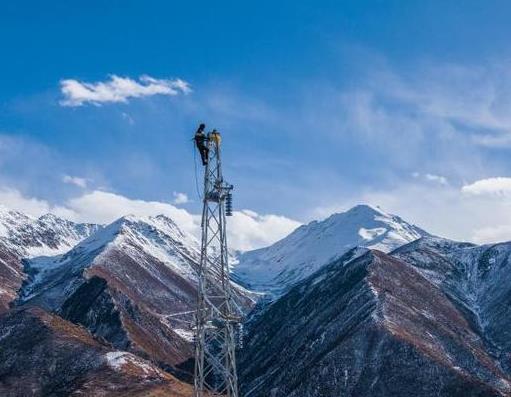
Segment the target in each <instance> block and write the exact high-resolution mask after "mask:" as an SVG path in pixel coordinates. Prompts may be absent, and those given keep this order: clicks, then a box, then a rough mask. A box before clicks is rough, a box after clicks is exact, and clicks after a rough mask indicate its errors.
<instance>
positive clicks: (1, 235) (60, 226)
mask: <svg viewBox="0 0 511 397" xmlns="http://www.w3.org/2000/svg"><path fill="white" fill-rule="evenodd" d="M100 228H101V226H100V225H95V224H88V223H75V222H71V221H69V220H65V219H62V218H59V217H57V216H55V215H53V214H46V215H43V216H41V217H39V218H33V217H31V216H28V215H26V214H23V213H21V212H18V211H13V210H9V209H7V208H5V207H0V239H1V240H2V241H3V242H4V243H5V244H6V245H7V246H8V247H9V248H10V249H12V250H13V251H15V252H17V253H18V254H19V256H21V257H28V258H31V257H36V256H50V255H57V254H63V253H64V252H66V251H69V250H70V249H71V248H73V247H74V246H75V245H76V244H77V243H79V242H80V241H82V240H83V239H85V238H87V237H89V236H90V235H91V234H93V233H95V232H96V231H97V230H98V229H100Z"/></svg>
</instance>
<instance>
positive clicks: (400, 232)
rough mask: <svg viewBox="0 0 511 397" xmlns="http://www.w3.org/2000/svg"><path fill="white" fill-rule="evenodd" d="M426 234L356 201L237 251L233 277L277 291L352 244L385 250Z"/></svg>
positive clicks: (266, 290) (255, 287)
mask: <svg viewBox="0 0 511 397" xmlns="http://www.w3.org/2000/svg"><path fill="white" fill-rule="evenodd" d="M427 235H428V233H427V232H425V231H424V230H422V229H420V228H418V227H417V226H414V225H411V224H409V223H407V222H405V221H404V220H403V219H401V218H400V217H398V216H396V215H392V214H388V213H386V212H384V211H382V210H380V209H379V208H376V207H371V206H368V205H358V206H356V207H353V208H352V209H350V210H349V211H347V212H343V213H339V214H334V215H332V216H330V217H329V218H327V219H326V220H324V221H321V222H318V221H313V222H311V223H309V224H308V225H303V226H301V227H299V228H298V229H296V230H295V231H294V232H293V233H291V234H290V235H289V236H287V237H285V238H284V239H282V240H280V241H278V242H277V243H275V244H273V245H271V246H270V247H267V248H262V249H259V250H255V251H249V252H245V253H242V254H240V255H239V258H238V261H239V264H238V265H237V266H236V267H235V269H234V277H235V279H236V280H238V281H240V282H241V283H242V284H244V285H245V286H247V287H248V288H249V289H252V290H256V291H259V292H264V293H269V294H272V295H276V296H278V295H280V294H282V293H283V292H285V291H286V290H287V289H289V287H290V286H292V285H294V284H295V283H297V282H298V281H300V280H302V279H304V278H305V277H307V276H310V275H311V274H312V273H314V272H315V271H317V270H318V269H319V268H320V267H321V266H323V265H325V264H327V263H329V262H331V261H332V260H334V259H336V258H339V257H340V256H342V255H343V254H344V253H345V252H347V251H348V250H350V249H351V248H353V247H357V246H358V247H367V248H374V249H378V250H380V251H383V252H389V251H391V250H393V249H395V248H397V247H399V246H401V245H403V244H406V243H409V242H411V241H414V240H416V239H418V238H420V237H422V236H427Z"/></svg>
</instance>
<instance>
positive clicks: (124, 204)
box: [0, 188, 300, 250]
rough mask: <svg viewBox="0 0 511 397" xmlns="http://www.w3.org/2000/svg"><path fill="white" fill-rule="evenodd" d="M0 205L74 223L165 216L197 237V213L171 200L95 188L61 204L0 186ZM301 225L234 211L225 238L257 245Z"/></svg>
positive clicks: (240, 246)
mask: <svg viewBox="0 0 511 397" xmlns="http://www.w3.org/2000/svg"><path fill="white" fill-rule="evenodd" d="M0 204H1V205H4V206H5V207H7V208H10V209H15V210H18V211H21V212H23V213H26V214H28V215H31V216H35V217H38V216H41V215H44V214H46V213H50V212H51V213H54V214H56V215H58V216H60V217H63V218H66V219H70V220H72V221H75V222H90V223H101V224H108V223H111V222H113V221H114V220H116V219H118V218H120V217H122V216H124V215H135V216H151V215H160V214H163V215H166V216H168V217H170V218H171V219H172V220H173V221H174V222H176V223H177V224H178V225H179V227H180V228H181V229H182V230H184V231H186V232H188V233H191V234H193V235H195V236H196V237H197V238H198V237H199V234H200V221H201V219H200V215H195V214H193V213H190V212H188V211H186V210H184V209H182V208H177V207H175V206H174V205H172V204H170V203H165V202H161V201H146V200H137V199H130V198H128V197H125V196H122V195H120V194H116V193H111V192H105V191H101V190H95V191H92V192H88V193H84V194H82V195H79V196H76V197H74V198H71V199H69V200H68V201H66V202H65V203H64V204H63V205H61V206H55V205H52V204H50V203H49V202H47V201H45V200H41V199H37V198H33V197H26V196H24V195H23V194H21V193H20V192H19V191H18V190H16V189H11V188H0ZM299 225H300V223H299V222H296V221H294V220H292V219H289V218H286V217H284V216H279V215H259V214H257V213H256V212H253V211H248V210H245V211H238V212H234V216H233V217H229V218H228V232H229V235H228V240H229V246H230V248H231V249H235V250H249V249H255V248H260V247H263V246H266V245H269V244H272V243H274V242H275V241H277V240H279V239H281V238H283V237H285V236H286V235H287V234H288V233H290V232H291V231H292V230H294V229H295V228H296V227H298V226H299Z"/></svg>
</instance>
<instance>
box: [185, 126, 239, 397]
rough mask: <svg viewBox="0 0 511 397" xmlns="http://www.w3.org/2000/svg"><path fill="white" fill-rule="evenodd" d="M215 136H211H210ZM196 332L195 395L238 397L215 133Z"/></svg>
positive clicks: (224, 189)
mask: <svg viewBox="0 0 511 397" xmlns="http://www.w3.org/2000/svg"><path fill="white" fill-rule="evenodd" d="M213 138H215V139H213ZM207 145H208V147H209V162H208V164H207V165H206V166H205V175H204V197H203V202H204V206H203V212H202V242H201V243H202V246H201V260H200V264H199V292H198V301H197V312H196V319H195V321H196V324H195V326H196V332H195V342H196V347H195V380H194V397H206V396H207V397H212V396H223V397H225V396H227V397H239V392H238V378H237V374H236V356H235V350H236V329H237V326H238V324H239V321H240V317H239V316H238V315H237V313H239V312H238V310H237V305H236V303H235V302H234V300H233V296H232V293H231V283H230V281H229V268H228V251H227V238H226V229H225V227H226V221H225V220H226V218H225V216H226V214H225V198H226V196H227V194H228V193H229V192H230V190H231V189H232V186H230V185H228V184H226V183H225V182H224V180H223V177H222V166H221V161H220V139H219V135H218V136H216V137H212V134H210V135H209V139H208V141H207Z"/></svg>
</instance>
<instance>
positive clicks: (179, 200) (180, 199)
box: [172, 192, 190, 205]
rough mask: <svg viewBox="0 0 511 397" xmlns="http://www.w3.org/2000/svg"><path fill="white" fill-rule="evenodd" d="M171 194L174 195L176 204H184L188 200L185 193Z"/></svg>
mask: <svg viewBox="0 0 511 397" xmlns="http://www.w3.org/2000/svg"><path fill="white" fill-rule="evenodd" d="M172 195H173V196H174V204H176V205H179V204H186V203H188V202H189V201H190V199H189V198H188V195H187V194H186V193H181V192H173V193H172Z"/></svg>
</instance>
